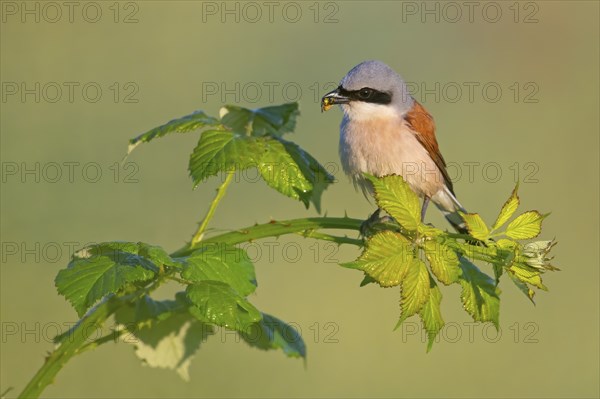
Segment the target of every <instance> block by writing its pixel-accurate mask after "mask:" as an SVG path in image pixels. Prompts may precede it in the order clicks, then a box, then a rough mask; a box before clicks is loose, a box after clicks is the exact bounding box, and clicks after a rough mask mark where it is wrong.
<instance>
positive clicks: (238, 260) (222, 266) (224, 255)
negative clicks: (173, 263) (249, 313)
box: [178, 243, 257, 296]
mask: <svg viewBox="0 0 600 399" xmlns="http://www.w3.org/2000/svg"><path fill="white" fill-rule="evenodd" d="M178 260H179V261H181V262H182V263H183V265H184V266H183V271H182V272H181V277H183V278H184V279H186V280H188V281H192V282H195V283H199V282H202V281H207V280H212V281H221V282H223V283H226V284H228V285H229V286H230V287H231V288H233V289H234V290H235V291H237V292H238V293H239V294H241V295H242V296H248V295H250V294H251V293H253V292H254V290H255V289H256V285H257V284H256V274H255V272H254V265H253V264H252V262H251V261H250V258H249V257H248V255H247V254H246V251H244V250H243V249H241V248H236V247H234V246H231V245H226V244H222V243H209V244H204V246H203V248H201V249H199V250H196V251H194V252H193V253H192V254H191V255H190V256H187V257H185V258H179V259H178Z"/></svg>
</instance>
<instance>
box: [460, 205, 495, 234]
mask: <svg viewBox="0 0 600 399" xmlns="http://www.w3.org/2000/svg"><path fill="white" fill-rule="evenodd" d="M460 216H461V217H462V218H463V220H464V221H465V223H466V225H467V229H468V230H469V234H470V235H471V237H473V238H476V239H478V240H481V241H485V240H487V239H488V238H489V236H490V230H489V229H488V227H487V225H486V224H485V222H484V221H483V219H482V218H481V216H479V214H477V213H462V212H460Z"/></svg>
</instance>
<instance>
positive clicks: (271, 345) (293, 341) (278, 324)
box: [240, 313, 306, 358]
mask: <svg viewBox="0 0 600 399" xmlns="http://www.w3.org/2000/svg"><path fill="white" fill-rule="evenodd" d="M240 336H241V337H242V338H243V339H244V341H246V342H247V343H248V345H250V346H253V347H256V348H259V349H263V350H269V349H281V350H283V352H284V353H285V354H286V355H287V356H289V357H303V358H306V345H305V344H304V341H303V340H302V336H301V335H300V334H299V333H298V331H297V330H296V329H295V328H294V327H292V326H291V325H289V324H287V323H285V322H284V321H281V320H279V319H278V318H276V317H274V316H271V315H268V314H266V313H263V314H262V320H261V321H259V322H258V323H256V324H253V325H252V326H250V328H249V329H248V330H247V331H245V332H240Z"/></svg>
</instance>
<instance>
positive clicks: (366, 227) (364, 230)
mask: <svg viewBox="0 0 600 399" xmlns="http://www.w3.org/2000/svg"><path fill="white" fill-rule="evenodd" d="M379 213H381V208H377V210H376V211H375V212H373V213H372V214H371V216H369V218H368V219H367V220H365V221H364V222H362V223H361V225H360V235H361V236H363V237H366V236H367V235H369V232H370V230H371V227H372V226H373V225H374V224H375V223H377V222H379Z"/></svg>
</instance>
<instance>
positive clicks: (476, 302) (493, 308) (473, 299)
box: [459, 257, 500, 328]
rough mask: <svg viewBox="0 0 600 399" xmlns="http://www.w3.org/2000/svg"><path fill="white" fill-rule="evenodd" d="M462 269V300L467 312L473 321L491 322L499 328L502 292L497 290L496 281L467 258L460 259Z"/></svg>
mask: <svg viewBox="0 0 600 399" xmlns="http://www.w3.org/2000/svg"><path fill="white" fill-rule="evenodd" d="M460 267H461V269H462V275H461V276H460V280H459V281H460V284H461V285H462V293H461V295H460V299H461V300H462V302H463V306H464V308H465V310H466V311H467V312H468V313H469V314H470V315H471V316H472V317H473V320H475V321H482V322H484V321H491V322H492V323H494V325H495V326H496V328H498V326H499V322H498V317H499V315H500V297H499V294H500V290H499V289H498V288H496V284H495V283H494V280H493V279H492V278H491V277H490V276H488V275H487V274H485V273H483V272H482V271H481V270H479V269H478V268H477V266H475V265H474V264H473V263H471V262H470V261H468V260H467V259H466V258H463V257H461V258H460Z"/></svg>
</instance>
